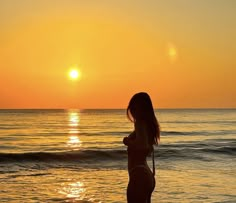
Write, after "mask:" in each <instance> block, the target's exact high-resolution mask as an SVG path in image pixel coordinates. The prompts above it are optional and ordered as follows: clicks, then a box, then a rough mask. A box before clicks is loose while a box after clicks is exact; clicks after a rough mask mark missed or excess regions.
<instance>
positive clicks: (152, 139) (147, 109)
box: [123, 92, 160, 203]
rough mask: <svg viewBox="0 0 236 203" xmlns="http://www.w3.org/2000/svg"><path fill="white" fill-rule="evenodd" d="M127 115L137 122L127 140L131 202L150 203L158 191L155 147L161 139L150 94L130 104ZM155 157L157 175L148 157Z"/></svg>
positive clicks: (128, 192) (134, 99)
mask: <svg viewBox="0 0 236 203" xmlns="http://www.w3.org/2000/svg"><path fill="white" fill-rule="evenodd" d="M127 116H128V118H129V119H130V120H131V121H132V122H133V123H134V131H133V132H132V133H131V134H130V135H129V136H128V137H125V138H124V139H123V143H124V144H125V145H127V146H128V147H127V151H128V172H129V184H128V187H127V202H128V203H150V202H151V195H152V192H153V191H154V188H155V166H154V148H153V145H154V144H158V141H159V140H160V128H159V124H158V121H157V119H156V117H155V113H154V109H153V106H152V102H151V99H150V97H149V95H148V94H147V93H145V92H140V93H137V94H135V95H134V96H133V97H132V98H131V100H130V102H129V105H128V108H127ZM150 154H153V172H152V171H151V169H150V168H149V166H148V164H147V160H146V158H147V156H148V155H150Z"/></svg>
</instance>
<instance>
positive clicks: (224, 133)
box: [0, 109, 236, 203]
mask: <svg viewBox="0 0 236 203" xmlns="http://www.w3.org/2000/svg"><path fill="white" fill-rule="evenodd" d="M155 113H156V116H157V118H158V120H159V123H160V126H161V142H160V145H159V146H156V147H155V161H156V163H155V165H156V182H157V183H156V188H155V191H154V193H153V196H152V202H154V203H155V202H156V203H159V202H160V203H161V202H177V203H185V202H186V203H187V202H204V203H205V202H206V203H207V202H225V203H226V202H228V203H229V202H232V203H233V202H236V175H235V174H236V109H160V110H156V111H155ZM132 130H133V124H132V123H131V122H129V121H128V119H127V117H126V112H125V110H122V109H121V110H102V109H99V110H98V109H97V110H96V109H94V110H92V109H90V110H77V109H71V110H60V109H59V110H56V109H51V110H50V109H47V110H36V109H35V110H30V109H27V110H0V202H81V203H82V202H93V203H98V202H100V203H109V202H112V203H118V202H119V203H124V202H126V187H127V183H128V173H127V153H126V146H124V145H123V143H122V140H123V137H124V136H127V135H129V133H130V132H131V131H132ZM149 164H150V167H152V164H151V158H149Z"/></svg>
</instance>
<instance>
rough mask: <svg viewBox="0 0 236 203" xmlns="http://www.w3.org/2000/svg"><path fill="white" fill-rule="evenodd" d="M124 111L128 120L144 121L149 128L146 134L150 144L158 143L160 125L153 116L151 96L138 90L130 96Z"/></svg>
mask: <svg viewBox="0 0 236 203" xmlns="http://www.w3.org/2000/svg"><path fill="white" fill-rule="evenodd" d="M126 113H127V117H128V118H129V120H130V121H132V122H135V121H136V120H139V121H142V122H145V123H146V125H147V127H148V129H149V130H150V134H148V136H149V137H148V140H149V143H150V144H152V145H153V144H158V143H159V141H160V126H159V123H158V120H157V118H156V116H155V112H154V109H153V106H152V101H151V98H150V96H149V95H148V94H147V93H146V92H139V93H137V94H135V95H134V96H133V97H132V98H131V100H130V102H129V105H128V107H127V111H126Z"/></svg>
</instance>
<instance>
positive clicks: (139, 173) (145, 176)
mask: <svg viewBox="0 0 236 203" xmlns="http://www.w3.org/2000/svg"><path fill="white" fill-rule="evenodd" d="M153 185H154V182H153V176H152V174H150V173H149V171H148V170H147V169H146V168H144V167H137V168H136V169H134V170H133V171H132V173H131V174H130V180H129V184H128V188H127V202H128V203H148V201H149V199H150V197H151V193H152V191H153V189H154V186H153Z"/></svg>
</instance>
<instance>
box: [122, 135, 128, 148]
mask: <svg viewBox="0 0 236 203" xmlns="http://www.w3.org/2000/svg"><path fill="white" fill-rule="evenodd" d="M123 143H124V145H127V146H128V144H129V138H128V137H124V139H123Z"/></svg>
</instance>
